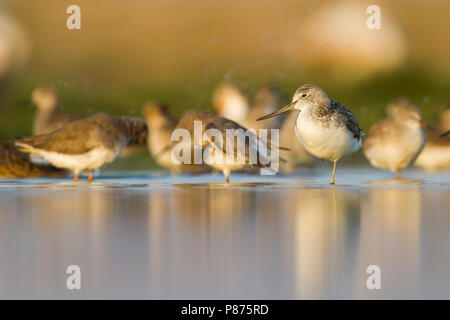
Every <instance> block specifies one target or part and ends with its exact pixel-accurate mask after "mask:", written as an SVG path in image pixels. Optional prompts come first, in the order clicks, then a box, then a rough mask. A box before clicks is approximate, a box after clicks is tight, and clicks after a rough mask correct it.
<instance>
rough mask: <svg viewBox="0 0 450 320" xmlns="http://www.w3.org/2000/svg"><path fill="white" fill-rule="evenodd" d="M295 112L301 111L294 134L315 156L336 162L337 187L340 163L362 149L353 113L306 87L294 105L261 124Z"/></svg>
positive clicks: (321, 93) (314, 86) (334, 163)
mask: <svg viewBox="0 0 450 320" xmlns="http://www.w3.org/2000/svg"><path fill="white" fill-rule="evenodd" d="M292 110H299V111H300V112H299V114H298V116H297V120H296V122H295V127H294V130H295V134H296V136H297V139H298V140H299V141H300V143H301V144H302V145H303V147H304V148H305V149H306V150H307V151H308V152H309V153H311V154H312V155H313V156H315V157H317V158H319V159H325V160H329V161H331V162H333V173H332V176H331V181H330V184H334V182H335V174H336V163H337V161H338V160H339V159H340V158H342V157H343V156H345V155H349V154H352V153H354V152H356V151H358V150H359V148H360V147H361V134H362V130H361V129H360V127H359V124H358V120H356V117H355V115H354V114H353V113H352V112H351V111H350V110H349V109H347V108H346V107H344V106H343V105H341V104H340V103H339V102H336V101H334V100H331V99H329V98H328V96H327V94H326V93H325V91H324V90H322V89H321V88H320V87H318V86H316V85H313V84H305V85H303V86H301V87H300V88H298V89H297V91H295V94H294V97H293V99H292V102H291V103H290V104H288V105H287V106H285V107H283V108H281V109H279V110H278V111H276V112H273V113H271V114H268V115H266V116H264V117H261V118H259V119H258V121H260V120H265V119H268V118H271V117H274V116H277V115H280V114H282V113H285V112H288V111H292Z"/></svg>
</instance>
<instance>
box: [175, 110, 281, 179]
mask: <svg viewBox="0 0 450 320" xmlns="http://www.w3.org/2000/svg"><path fill="white" fill-rule="evenodd" d="M196 121H198V122H200V126H201V131H202V133H203V134H202V135H196V134H195V123H194V122H196ZM177 129H185V130H186V131H187V132H189V134H190V137H191V140H190V141H184V140H183V141H181V142H179V143H177V142H172V144H171V146H170V150H172V154H173V155H175V156H177V155H178V151H176V150H175V149H174V148H175V147H177V149H178V144H180V145H181V146H183V145H185V146H186V148H182V150H187V149H190V155H191V156H190V159H189V162H190V163H195V158H194V153H195V149H196V148H199V149H200V150H201V155H202V159H201V161H204V162H206V163H207V164H208V165H209V166H211V167H213V168H215V169H217V170H221V171H222V172H223V174H224V176H225V179H226V182H227V183H228V182H229V181H230V173H231V171H235V170H240V169H242V168H244V167H252V166H254V167H268V163H270V162H271V161H272V160H273V159H274V158H277V159H279V161H281V162H283V161H285V160H284V159H281V158H279V156H278V153H277V151H276V150H273V149H272V150H271V145H270V142H269V143H266V142H264V141H262V140H261V139H259V138H258V137H257V136H256V135H255V134H254V133H253V132H251V131H247V129H246V128H245V127H243V126H241V125H239V124H238V123H236V122H234V121H232V120H229V119H226V118H224V117H221V116H217V115H214V114H211V113H209V112H200V111H190V112H188V113H187V114H186V115H185V116H184V117H183V118H181V120H180V122H179V123H178V124H177V126H176V128H175V130H177ZM209 129H213V130H215V131H216V133H217V134H220V136H221V139H222V140H221V141H218V139H216V138H215V137H214V136H212V135H208V132H209V131H208V130H209ZM227 130H231V131H232V132H237V130H240V131H241V132H243V133H246V134H247V135H248V138H247V139H245V140H244V141H243V142H244V143H243V148H241V147H240V146H239V144H238V143H237V142H236V141H235V144H234V149H232V150H229V152H230V153H227ZM216 152H217V153H216ZM252 154H254V155H256V158H257V159H254V158H253V160H252V158H251V155H252ZM227 156H230V158H229V159H230V161H227ZM219 159H221V160H219Z"/></svg>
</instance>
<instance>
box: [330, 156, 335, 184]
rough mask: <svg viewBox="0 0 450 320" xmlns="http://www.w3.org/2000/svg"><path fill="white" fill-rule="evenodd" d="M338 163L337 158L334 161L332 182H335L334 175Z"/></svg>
mask: <svg viewBox="0 0 450 320" xmlns="http://www.w3.org/2000/svg"><path fill="white" fill-rule="evenodd" d="M336 163H337V160H334V161H333V174H332V176H331V181H330V184H334V176H335V174H336Z"/></svg>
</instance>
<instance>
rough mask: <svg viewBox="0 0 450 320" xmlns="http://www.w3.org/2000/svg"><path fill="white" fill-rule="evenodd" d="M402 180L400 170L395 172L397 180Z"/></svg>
mask: <svg viewBox="0 0 450 320" xmlns="http://www.w3.org/2000/svg"><path fill="white" fill-rule="evenodd" d="M401 179H402V170H397V180H401Z"/></svg>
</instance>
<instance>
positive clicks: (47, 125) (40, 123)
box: [31, 87, 81, 135]
mask: <svg viewBox="0 0 450 320" xmlns="http://www.w3.org/2000/svg"><path fill="white" fill-rule="evenodd" d="M31 102H32V103H33V104H34V105H35V106H36V107H37V110H36V113H35V115H34V120H33V135H39V134H45V133H49V132H52V131H54V130H57V129H60V128H62V127H63V126H65V125H66V124H68V123H69V122H72V121H75V120H79V119H81V116H79V115H76V114H70V113H64V112H62V111H61V109H60V101H59V96H58V93H57V92H56V90H55V89H53V88H52V87H38V88H36V89H34V91H33V93H32V94H31Z"/></svg>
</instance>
